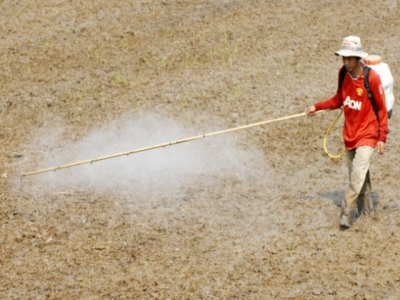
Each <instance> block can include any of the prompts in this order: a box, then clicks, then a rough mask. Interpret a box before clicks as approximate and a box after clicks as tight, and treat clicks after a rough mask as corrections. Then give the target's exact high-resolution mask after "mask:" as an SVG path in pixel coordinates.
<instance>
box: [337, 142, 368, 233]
mask: <svg viewBox="0 0 400 300" xmlns="http://www.w3.org/2000/svg"><path fill="white" fill-rule="evenodd" d="M373 151H374V148H372V147H369V146H361V147H358V148H355V149H353V150H346V155H347V168H348V172H349V186H348V188H347V191H346V194H345V197H344V199H343V201H342V211H341V215H340V225H343V226H347V227H349V226H350V225H351V220H352V216H353V211H354V207H355V204H356V202H357V199H358V197H359V195H360V192H361V189H362V188H363V186H364V182H365V179H366V176H367V173H368V169H369V166H370V161H371V156H372V153H373ZM367 186H368V184H367ZM366 190H367V187H366ZM369 194H370V193H369Z"/></svg>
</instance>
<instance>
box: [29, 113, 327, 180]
mask: <svg viewBox="0 0 400 300" xmlns="http://www.w3.org/2000/svg"><path fill="white" fill-rule="evenodd" d="M324 111H326V110H320V111H317V112H316V113H320V112H324ZM305 115H306V113H301V114H296V115H291V116H286V117H282V118H277V119H272V120H267V121H262V122H257V123H252V124H248V125H242V126H239V127H234V128H229V129H225V130H221V131H215V132H211V133H206V134H201V135H197V136H193V137H189V138H184V139H180V140H176V141H171V142H167V143H162V144H158V145H153V146H149V147H144V148H139V149H135V150H131V151H126V152H121V153H116V154H112V155H108V156H102V157H97V158H92V159H88V160H83V161H79V162H75V163H70V164H65V165H61V166H57V167H52V168H47V169H41V170H37V171H33V172H27V173H24V174H22V177H26V176H30V175H35V174H40V173H45V172H50V171H57V170H61V169H66V168H71V167H75V166H79V165H83V164H92V163H95V162H98V161H102V160H106V159H112V158H116V157H119V156H125V155H130V154H135V153H139V152H144V151H149V150H153V149H157V148H164V147H167V146H172V145H176V144H182V143H185V142H190V141H194V140H198V139H202V138H207V137H211V136H215V135H219V134H224V133H229V132H233V131H238V130H242V129H247V128H251V127H255V126H261V125H265V124H270V123H274V122H279V121H284V120H289V119H294V118H299V117H302V116H305Z"/></svg>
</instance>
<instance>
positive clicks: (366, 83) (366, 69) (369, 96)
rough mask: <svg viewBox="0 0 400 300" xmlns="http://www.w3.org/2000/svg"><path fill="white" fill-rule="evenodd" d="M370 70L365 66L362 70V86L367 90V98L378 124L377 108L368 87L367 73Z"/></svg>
mask: <svg viewBox="0 0 400 300" xmlns="http://www.w3.org/2000/svg"><path fill="white" fill-rule="evenodd" d="M370 70H371V68H370V67H368V66H365V68H364V86H365V88H366V90H367V93H368V98H369V100H370V101H371V105H372V108H373V109H374V112H375V115H376V118H377V119H378V122H379V114H378V106H377V105H376V102H375V100H374V97H373V96H372V92H371V87H370V85H369V71H370Z"/></svg>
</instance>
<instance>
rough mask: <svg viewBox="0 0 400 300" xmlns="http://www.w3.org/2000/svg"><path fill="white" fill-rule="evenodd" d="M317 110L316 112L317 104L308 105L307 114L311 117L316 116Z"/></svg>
mask: <svg viewBox="0 0 400 300" xmlns="http://www.w3.org/2000/svg"><path fill="white" fill-rule="evenodd" d="M315 112H316V110H315V106H314V105H311V106H309V107H307V109H306V111H305V113H306V115H307V116H309V117H312V116H315Z"/></svg>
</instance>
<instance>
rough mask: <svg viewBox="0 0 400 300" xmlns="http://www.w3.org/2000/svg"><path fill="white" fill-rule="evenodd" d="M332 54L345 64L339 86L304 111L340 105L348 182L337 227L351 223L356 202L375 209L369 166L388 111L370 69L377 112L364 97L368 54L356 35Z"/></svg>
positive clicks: (381, 143) (381, 145) (381, 146)
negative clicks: (342, 78) (342, 112)
mask: <svg viewBox="0 0 400 300" xmlns="http://www.w3.org/2000/svg"><path fill="white" fill-rule="evenodd" d="M335 54H336V55H337V56H341V57H342V60H343V65H344V67H345V68H346V74H345V76H344V80H343V84H342V87H341V88H340V86H339V87H338V90H337V92H336V94H335V95H334V96H333V97H331V98H330V99H328V100H325V101H321V102H318V103H316V104H314V105H312V106H310V107H308V108H307V109H306V111H305V113H306V114H307V115H309V116H313V115H315V112H316V111H318V110H323V109H335V108H339V107H343V111H344V128H343V138H344V144H345V148H346V156H347V166H348V172H349V186H348V188H347V190H346V193H345V197H344V199H343V200H342V206H341V214H340V228H341V229H342V230H345V229H348V228H350V227H351V225H352V217H353V212H354V208H355V204H356V203H357V207H358V211H359V213H360V214H370V213H373V212H374V211H375V208H374V204H373V201H372V198H371V181H370V175H369V166H370V161H371V156H372V154H373V152H374V149H375V148H376V149H377V152H378V154H383V153H384V152H385V145H386V135H387V132H388V115H387V110H386V99H385V94H384V89H383V87H382V83H381V79H380V77H379V75H378V74H377V73H376V72H375V71H374V70H370V73H369V83H370V87H371V92H372V96H373V98H374V100H375V102H376V106H377V108H378V116H377V115H376V114H375V111H374V109H373V107H372V104H371V101H370V99H369V98H368V93H367V90H366V88H365V85H364V69H365V65H364V64H363V63H362V61H361V59H362V58H366V57H367V56H368V54H367V53H365V52H364V51H363V50H362V46H361V41H360V38H359V37H356V36H348V37H346V38H344V39H343V43H342V48H341V49H340V50H339V51H337V52H336V53H335ZM339 74H340V71H339ZM339 77H340V75H339ZM339 81H340V79H339Z"/></svg>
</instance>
